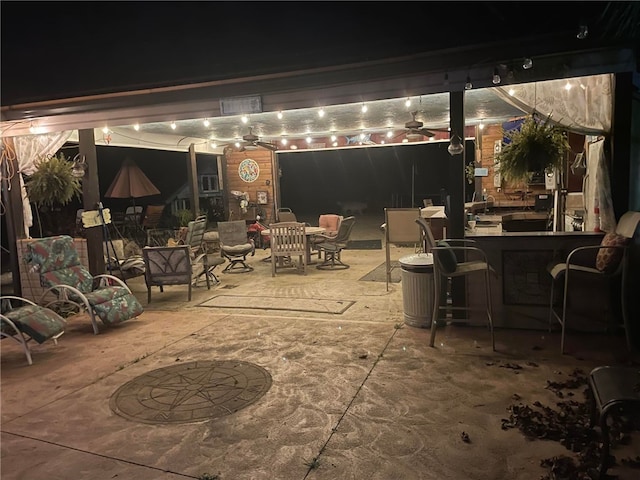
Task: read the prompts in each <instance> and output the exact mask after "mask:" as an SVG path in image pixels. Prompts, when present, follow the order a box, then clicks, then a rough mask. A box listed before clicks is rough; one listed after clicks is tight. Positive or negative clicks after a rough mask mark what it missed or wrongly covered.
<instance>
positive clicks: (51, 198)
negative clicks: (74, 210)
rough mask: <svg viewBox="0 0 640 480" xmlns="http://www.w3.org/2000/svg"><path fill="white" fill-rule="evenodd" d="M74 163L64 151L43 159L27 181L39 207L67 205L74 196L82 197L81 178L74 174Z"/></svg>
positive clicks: (31, 194)
mask: <svg viewBox="0 0 640 480" xmlns="http://www.w3.org/2000/svg"><path fill="white" fill-rule="evenodd" d="M72 169H73V164H72V163H71V162H70V161H68V160H67V159H66V157H65V156H64V153H60V156H59V157H58V156H53V157H51V158H48V159H46V160H42V161H41V162H40V163H39V164H38V167H37V169H36V171H35V173H34V174H33V175H31V176H30V177H29V178H28V179H27V181H26V188H27V193H28V194H29V199H30V200H31V201H32V202H33V203H35V204H36V206H38V207H53V206H54V205H55V204H60V205H66V204H67V203H69V202H70V201H71V200H72V199H73V198H74V197H77V198H80V194H81V193H82V188H81V186H80V180H79V179H78V178H76V177H74V176H73V172H72Z"/></svg>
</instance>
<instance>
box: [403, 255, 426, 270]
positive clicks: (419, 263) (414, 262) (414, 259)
mask: <svg viewBox="0 0 640 480" xmlns="http://www.w3.org/2000/svg"><path fill="white" fill-rule="evenodd" d="M399 262H400V265H401V266H402V267H409V269H411V267H431V266H433V253H414V254H413V255H407V256H406V257H402V258H401V259H400V260H399Z"/></svg>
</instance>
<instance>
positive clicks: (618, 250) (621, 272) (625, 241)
mask: <svg viewBox="0 0 640 480" xmlns="http://www.w3.org/2000/svg"><path fill="white" fill-rule="evenodd" d="M639 223H640V212H627V213H625V214H624V215H623V216H622V217H621V218H620V221H619V222H618V225H617V226H616V231H615V233H607V234H606V235H605V236H604V237H603V238H602V241H601V243H600V245H589V246H584V247H578V248H574V249H573V250H572V251H571V252H570V253H569V255H568V256H567V259H566V260H565V261H562V262H558V263H555V264H553V265H550V266H549V268H548V270H549V273H550V274H551V298H550V301H549V329H551V325H552V323H553V319H554V318H555V319H556V320H557V321H558V322H559V323H560V326H561V334H560V352H561V353H564V338H565V331H566V327H567V309H568V300H569V296H570V291H571V287H574V285H576V280H577V279H578V278H582V279H583V280H584V279H585V277H588V279H589V281H590V282H594V281H605V283H611V282H614V281H619V282H620V283H619V285H620V307H621V313H622V321H623V324H622V326H623V328H624V331H625V336H626V341H627V348H628V350H629V351H631V350H632V345H631V337H630V326H629V313H628V312H627V273H628V263H629V258H628V257H629V249H628V246H629V244H630V243H631V239H632V238H633V236H634V234H635V232H636V230H637V228H638V224H639ZM594 257H595V258H594ZM563 277H564V282H563V283H564V289H563V293H562V310H561V311H558V310H556V307H555V306H554V300H555V299H554V290H555V288H556V283H557V282H558V280H560V279H561V278H563ZM573 292H574V294H576V295H579V293H580V292H579V291H578V290H577V289H576V288H575V287H574V288H573Z"/></svg>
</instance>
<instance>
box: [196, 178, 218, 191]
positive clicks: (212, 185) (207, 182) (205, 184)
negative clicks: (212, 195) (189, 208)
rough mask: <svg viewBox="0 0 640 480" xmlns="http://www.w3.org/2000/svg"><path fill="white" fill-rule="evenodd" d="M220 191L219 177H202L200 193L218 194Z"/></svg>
mask: <svg viewBox="0 0 640 480" xmlns="http://www.w3.org/2000/svg"><path fill="white" fill-rule="evenodd" d="M218 190H220V187H219V186H218V175H200V191H201V192H203V193H205V192H217V191H218Z"/></svg>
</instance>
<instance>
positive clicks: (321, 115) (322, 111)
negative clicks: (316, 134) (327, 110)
mask: <svg viewBox="0 0 640 480" xmlns="http://www.w3.org/2000/svg"><path fill="white" fill-rule="evenodd" d="M318 116H319V117H320V118H322V117H324V109H323V108H321V109H320V110H318Z"/></svg>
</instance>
